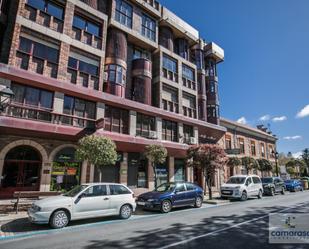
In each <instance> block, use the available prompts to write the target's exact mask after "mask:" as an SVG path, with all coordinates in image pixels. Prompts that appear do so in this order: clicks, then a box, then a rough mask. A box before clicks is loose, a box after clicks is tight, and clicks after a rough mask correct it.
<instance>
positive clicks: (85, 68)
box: [68, 57, 99, 77]
mask: <svg viewBox="0 0 309 249" xmlns="http://www.w3.org/2000/svg"><path fill="white" fill-rule="evenodd" d="M98 63H99V62H97V63H95V62H93V63H89V62H85V61H82V60H79V59H76V58H73V57H69V63H68V67H69V68H72V69H75V70H79V71H81V72H84V73H87V74H90V75H93V76H97V77H98V76H99V66H98Z"/></svg>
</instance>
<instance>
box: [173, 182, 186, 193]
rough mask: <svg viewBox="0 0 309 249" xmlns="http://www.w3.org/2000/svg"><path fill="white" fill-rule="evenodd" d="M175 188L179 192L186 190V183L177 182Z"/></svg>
mask: <svg viewBox="0 0 309 249" xmlns="http://www.w3.org/2000/svg"><path fill="white" fill-rule="evenodd" d="M175 190H176V191H178V192H184V191H186V188H185V184H184V183H180V184H177V185H176V188H175Z"/></svg>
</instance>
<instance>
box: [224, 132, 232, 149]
mask: <svg viewBox="0 0 309 249" xmlns="http://www.w3.org/2000/svg"><path fill="white" fill-rule="evenodd" d="M225 149H228V150H230V149H232V139H231V136H228V135H226V136H225Z"/></svg>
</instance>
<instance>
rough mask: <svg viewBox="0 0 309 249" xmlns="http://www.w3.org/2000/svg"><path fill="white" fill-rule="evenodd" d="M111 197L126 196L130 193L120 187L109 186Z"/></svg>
mask: <svg viewBox="0 0 309 249" xmlns="http://www.w3.org/2000/svg"><path fill="white" fill-rule="evenodd" d="M109 189H110V193H111V195H126V194H131V192H130V191H129V190H128V189H127V188H126V187H124V186H122V185H109Z"/></svg>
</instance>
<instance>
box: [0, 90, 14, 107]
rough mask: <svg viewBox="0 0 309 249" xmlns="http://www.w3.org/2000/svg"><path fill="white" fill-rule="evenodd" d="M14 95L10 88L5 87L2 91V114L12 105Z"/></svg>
mask: <svg viewBox="0 0 309 249" xmlns="http://www.w3.org/2000/svg"><path fill="white" fill-rule="evenodd" d="M14 95H15V94H14V92H13V91H12V89H11V88H9V87H5V88H2V89H1V90H0V112H3V111H4V109H5V108H6V107H7V106H8V105H9V104H10V102H11V99H12V98H13V97H14Z"/></svg>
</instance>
